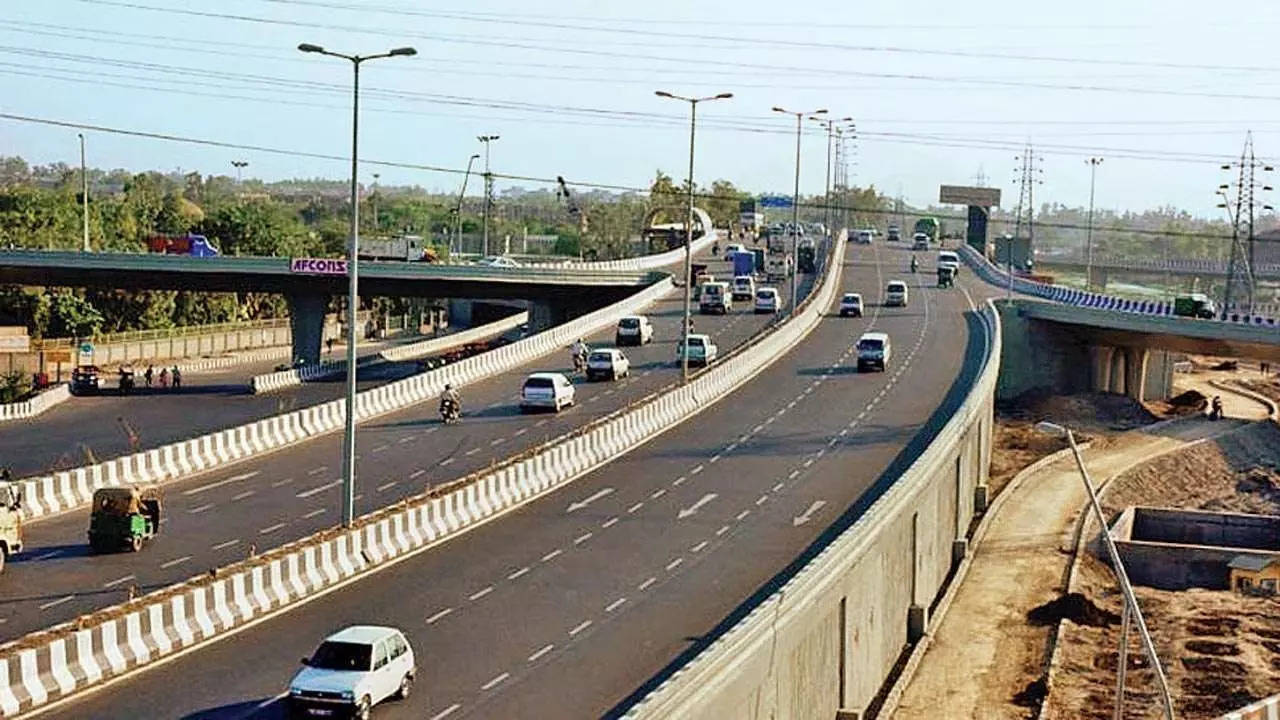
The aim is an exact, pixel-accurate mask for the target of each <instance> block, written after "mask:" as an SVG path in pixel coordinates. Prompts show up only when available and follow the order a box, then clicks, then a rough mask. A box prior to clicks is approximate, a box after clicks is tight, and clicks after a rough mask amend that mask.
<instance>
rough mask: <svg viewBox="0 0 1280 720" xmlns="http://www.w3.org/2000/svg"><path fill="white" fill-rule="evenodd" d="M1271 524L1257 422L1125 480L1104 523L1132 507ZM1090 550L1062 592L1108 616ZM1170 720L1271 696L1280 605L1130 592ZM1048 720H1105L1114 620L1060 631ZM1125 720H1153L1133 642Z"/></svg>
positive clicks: (1276, 443) (1262, 429)
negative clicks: (1170, 701) (1224, 514)
mask: <svg viewBox="0 0 1280 720" xmlns="http://www.w3.org/2000/svg"><path fill="white" fill-rule="evenodd" d="M1139 503H1140V504H1149V505H1151V504H1155V505H1161V506H1168V507H1185V508H1204V509H1213V510H1229V511H1241V512H1252V513H1263V514H1280V427H1278V426H1277V425H1275V424H1274V423H1258V424H1255V425H1252V426H1250V427H1246V428H1243V429H1241V430H1236V431H1234V432H1232V433H1230V434H1227V435H1224V436H1221V437H1218V438H1216V439H1213V440H1209V441H1206V442H1204V443H1200V444H1197V445H1194V446H1191V447H1189V448H1187V449H1184V450H1181V451H1177V452H1175V453H1171V454H1169V455H1166V456H1163V457H1161V458H1158V459H1156V460H1154V461H1152V462H1150V463H1147V464H1145V465H1143V466H1140V467H1138V468H1134V469H1133V470H1131V471H1129V472H1127V473H1124V474H1123V475H1121V476H1120V477H1117V478H1116V480H1115V481H1114V482H1113V483H1112V485H1111V487H1110V488H1108V491H1107V494H1106V496H1105V497H1104V502H1103V505H1104V508H1105V509H1106V510H1107V514H1108V516H1113V515H1114V513H1115V512H1118V511H1119V510H1120V509H1122V508H1123V507H1126V506H1128V505H1131V504H1139ZM1096 553H1097V548H1094V549H1093V552H1089V553H1086V554H1085V555H1084V556H1083V557H1082V559H1081V564H1080V566H1079V569H1078V575H1077V583H1076V584H1075V585H1074V586H1073V587H1072V588H1071V589H1072V590H1073V591H1075V592H1078V593H1080V594H1081V595H1082V596H1083V597H1082V602H1084V603H1085V604H1087V605H1089V606H1092V607H1093V610H1092V613H1091V614H1092V616H1093V617H1094V618H1097V617H1099V616H1101V617H1107V618H1112V617H1118V614H1119V612H1120V596H1119V594H1118V591H1117V590H1116V584H1115V579H1114V577H1113V575H1112V573H1111V569H1110V567H1109V566H1107V565H1106V564H1104V563H1103V562H1101V561H1100V560H1098V558H1097V554H1096ZM1138 602H1139V605H1140V606H1141V607H1142V610H1143V615H1144V616H1145V618H1146V621H1147V625H1148V627H1149V628H1150V629H1151V632H1152V635H1153V637H1154V639H1155V641H1156V646H1157V653H1158V654H1159V656H1160V658H1161V661H1162V664H1163V665H1164V667H1165V671H1166V674H1167V676H1168V678H1169V683H1170V690H1171V693H1172V695H1173V696H1174V699H1175V708H1176V710H1177V714H1178V717H1180V718H1186V719H1187V720H1198V719H1200V718H1216V717H1218V716H1220V715H1222V714H1224V713H1226V712H1229V711H1232V710H1235V709H1238V708H1240V707H1241V706H1244V705H1247V704H1248V703H1250V702H1252V701H1254V700H1256V699H1259V698H1262V697H1266V696H1268V695H1272V694H1275V693H1277V692H1280V600H1277V599H1276V598H1257V597H1243V596H1240V595H1237V594H1235V593H1232V592H1229V591H1215V590H1200V589H1195V590H1185V591H1180V592H1167V591H1161V590H1155V589H1151V588H1145V587H1139V588H1138ZM1063 630H1064V633H1063V642H1062V643H1061V644H1060V645H1059V648H1058V653H1059V656H1058V663H1059V665H1058V670H1057V672H1056V673H1055V674H1054V676H1053V678H1052V679H1051V682H1050V687H1051V690H1050V693H1049V696H1048V700H1047V705H1046V717H1048V718H1052V719H1055V720H1066V719H1068V718H1070V719H1072V720H1075V719H1079V718H1107V717H1110V716H1111V711H1112V707H1113V703H1114V687H1115V669H1116V662H1117V643H1118V640H1119V623H1118V621H1112V622H1103V623H1093V624H1087V623H1077V622H1067V623H1065V625H1064V628H1063ZM1129 668H1130V669H1131V670H1134V672H1132V673H1131V674H1130V676H1129V677H1130V680H1131V682H1130V684H1129V687H1130V688H1131V690H1130V692H1129V695H1128V700H1127V702H1126V706H1125V709H1126V715H1125V716H1126V717H1135V718H1136V717H1157V716H1159V714H1160V713H1159V704H1158V695H1157V694H1156V683H1155V676H1154V673H1152V672H1151V671H1150V670H1149V669H1148V665H1147V662H1146V660H1145V658H1144V657H1143V656H1142V653H1141V650H1140V646H1139V644H1138V642H1137V638H1136V637H1135V636H1132V634H1131V645H1130V648H1129Z"/></svg>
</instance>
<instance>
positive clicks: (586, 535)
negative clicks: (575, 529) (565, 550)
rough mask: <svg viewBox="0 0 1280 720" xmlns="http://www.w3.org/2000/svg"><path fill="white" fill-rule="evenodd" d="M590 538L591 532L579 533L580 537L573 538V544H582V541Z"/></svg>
mask: <svg viewBox="0 0 1280 720" xmlns="http://www.w3.org/2000/svg"><path fill="white" fill-rule="evenodd" d="M590 539H591V533H584V534H582V535H579V536H578V537H576V538H574V539H573V544H574V545H581V544H582V543H584V542H586V541H588V540H590Z"/></svg>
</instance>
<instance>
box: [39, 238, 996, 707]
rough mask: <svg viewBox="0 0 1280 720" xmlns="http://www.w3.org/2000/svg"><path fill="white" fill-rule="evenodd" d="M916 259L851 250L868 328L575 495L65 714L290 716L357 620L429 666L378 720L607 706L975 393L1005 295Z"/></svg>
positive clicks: (794, 356)
mask: <svg viewBox="0 0 1280 720" xmlns="http://www.w3.org/2000/svg"><path fill="white" fill-rule="evenodd" d="M908 258H909V251H904V250H901V249H895V248H891V247H890V248H886V247H884V246H882V245H873V246H871V247H861V246H858V247H854V246H851V247H850V252H849V254H848V255H847V259H846V265H845V268H844V271H845V279H844V287H845V289H846V290H856V291H860V292H862V293H864V296H865V298H866V299H867V301H868V308H867V311H868V312H867V316H866V317H864V318H862V319H854V318H847V319H842V318H839V317H838V316H835V315H832V316H829V317H827V318H825V319H824V320H823V321H822V322H821V323H820V324H819V326H818V328H817V329H816V330H815V331H814V332H813V334H811V335H810V336H809V337H808V338H807V339H806V340H804V341H803V342H801V343H800V344H799V345H798V346H796V347H795V348H794V349H793V350H792V351H791V352H789V353H788V354H787V355H785V356H784V357H782V358H779V360H778V361H777V362H776V363H775V364H774V365H773V366H771V367H770V368H769V369H767V370H765V371H764V372H763V373H761V374H760V375H759V376H757V377H756V378H755V379H754V380H753V381H752V382H751V383H750V384H748V385H747V386H745V387H743V388H741V389H739V390H738V391H736V392H735V393H733V394H732V395H730V396H729V397H727V398H725V399H723V400H722V401H720V402H719V403H717V404H716V405H714V406H712V407H711V408H709V409H708V410H707V411H705V412H703V413H701V414H699V415H697V416H695V417H694V418H693V419H691V420H690V421H688V422H685V423H683V424H681V425H680V426H678V427H676V428H674V429H672V430H671V431H670V432H668V433H666V434H664V435H662V436H660V437H659V438H657V439H656V440H654V441H652V442H650V443H649V444H647V445H645V446H642V447H641V448H639V449H637V450H635V451H633V452H632V453H630V454H628V455H626V456H624V457H622V458H619V459H618V460H615V461H614V462H613V463H611V464H609V465H607V466H605V467H603V468H601V469H599V470H597V471H595V472H593V473H591V474H589V475H588V476H586V477H584V478H581V479H579V480H578V481H576V482H575V483H573V484H572V485H570V486H569V487H568V488H566V489H564V490H562V491H560V492H557V493H553V494H551V495H548V496H545V497H543V498H540V499H539V500H537V501H535V502H533V503H530V504H529V505H526V506H525V507H523V508H522V509H520V510H518V511H516V512H513V513H511V514H509V515H506V516H504V517H503V518H502V519H500V520H498V521H495V522H491V523H488V524H485V525H482V526H480V527H477V528H476V529H475V530H473V531H471V532H469V533H468V534H467V535H466V536H465V537H463V538H459V539H457V540H455V541H452V542H448V543H445V544H443V545H441V546H439V547H437V548H434V549H432V550H429V551H427V552H424V553H421V554H419V555H416V556H412V557H410V558H408V559H406V560H404V561H402V562H400V563H399V564H397V565H395V566H393V567H391V568H389V569H387V570H384V571H383V572H381V573H379V574H377V575H375V576H373V577H371V578H367V579H365V580H363V581H360V582H356V583H353V584H351V585H349V586H347V587H345V588H342V589H339V590H337V591H335V592H333V593H331V594H329V595H327V596H326V597H325V599H324V600H323V601H321V602H315V603H311V604H308V605H305V606H303V607H300V608H298V609H296V610H294V611H292V612H289V613H286V614H284V615H281V616H279V617H276V618H273V619H270V620H267V621H264V622H263V623H262V624H260V625H258V626H256V627H254V628H252V629H250V630H248V631H246V632H244V633H241V634H239V635H237V636H234V637H232V638H229V639H227V640H224V641H222V642H220V643H216V644H214V645H212V646H211V647H209V648H206V649H202V650H200V651H198V652H195V653H192V654H190V655H187V656H184V657H182V658H179V659H177V660H175V661H173V662H171V663H169V664H167V665H164V666H161V667H159V668H156V669H154V670H152V671H149V672H147V673H145V674H144V675H142V676H139V677H136V678H132V679H128V680H125V681H123V682H121V683H120V684H118V685H116V686H113V687H109V688H106V689H104V690H103V691H101V692H99V693H97V694H96V695H91V696H89V697H87V698H86V699H85V700H84V701H82V702H78V703H75V704H73V705H70V706H68V707H66V708H64V709H62V711H61V712H60V713H59V714H58V716H59V717H68V718H71V717H126V716H130V715H132V714H139V713H141V714H145V713H146V712H147V711H148V710H149V709H152V708H157V707H164V708H166V709H167V710H168V711H169V714H170V715H171V716H173V717H187V718H197V717H198V718H247V717H264V718H268V717H269V718H275V717H281V715H282V707H281V703H280V702H279V695H280V693H281V691H282V690H283V689H284V688H285V685H286V683H287V682H288V679H289V677H290V676H291V675H292V673H293V672H294V671H295V669H296V668H297V658H298V657H301V656H303V655H306V654H308V653H310V652H311V650H312V649H313V648H314V645H315V644H316V643H317V642H318V641H319V640H320V639H321V638H323V637H324V636H325V635H327V634H328V633H330V632H332V631H334V630H336V629H337V628H339V627H342V626H344V625H347V624H352V623H360V622H379V623H385V624H391V625H396V626H398V627H401V628H403V629H404V630H405V632H406V633H407V634H408V636H409V639H410V641H411V642H412V643H413V645H414V647H415V648H416V649H417V652H418V657H419V671H420V675H419V678H420V685H419V688H418V692H417V693H416V694H415V695H414V696H413V697H411V698H410V699H409V700H407V701H405V702H401V703H392V704H389V705H387V706H385V707H381V708H379V709H378V717H381V718H429V719H436V720H439V719H441V718H490V717H504V718H542V717H593V716H599V715H601V714H607V713H610V712H611V711H612V710H613V709H616V708H617V707H618V704H619V703H621V702H622V701H624V699H625V698H627V697H628V695H629V694H631V693H632V692H633V691H634V690H635V689H636V688H637V687H640V686H642V685H643V684H644V683H646V681H648V680H649V679H650V678H651V677H653V676H654V675H655V674H656V673H659V671H661V669H662V668H663V667H664V666H666V665H667V664H668V663H670V662H672V661H673V660H674V659H675V658H677V657H678V656H679V655H680V653H682V652H683V651H684V650H686V649H688V648H689V647H690V644H691V643H693V642H696V641H697V639H698V638H699V637H701V636H702V635H703V634H705V633H707V632H709V631H710V630H712V628H714V627H715V626H716V625H717V623H719V622H720V621H721V619H722V618H724V617H726V616H727V615H729V614H730V613H731V612H732V611H733V610H734V608H735V607H738V606H739V604H740V603H743V602H744V601H746V600H747V599H748V598H750V597H751V596H752V595H753V594H754V593H756V592H757V591H760V590H761V588H763V587H766V586H767V583H768V582H769V580H770V578H772V577H773V576H774V575H775V574H776V573H778V572H779V571H780V570H782V569H783V568H785V567H786V566H787V565H788V564H789V563H791V562H793V561H794V559H795V558H796V556H797V555H798V554H799V553H800V552H801V551H802V550H803V549H804V548H805V547H806V546H808V545H809V544H810V543H811V542H812V541H813V540H814V539H815V538H816V537H817V536H818V535H819V534H821V533H822V531H823V529H824V528H826V527H827V526H828V525H829V524H830V523H831V522H832V520H833V519H834V518H835V517H836V516H837V515H839V514H840V513H843V512H844V511H845V509H846V508H848V507H850V506H851V505H853V504H855V503H856V502H857V501H858V500H859V499H860V498H862V497H863V495H864V493H865V492H866V491H867V490H868V489H869V488H872V487H873V486H875V485H876V484H877V483H882V482H891V481H892V479H893V478H894V477H896V473H898V472H900V471H901V470H902V469H903V468H904V467H905V465H906V463H908V462H909V461H910V460H911V458H912V457H914V456H915V455H916V454H918V453H919V451H920V449H921V448H922V447H924V446H926V445H927V443H928V442H929V441H930V440H931V438H932V436H933V434H934V433H935V432H936V431H937V429H938V428H939V427H940V425H941V424H942V422H943V421H944V419H945V417H946V416H947V415H948V413H949V412H950V411H951V410H952V409H953V408H954V407H955V405H956V404H957V403H958V402H959V400H960V398H961V397H963V394H964V392H965V390H966V388H967V385H968V383H969V382H971V381H972V379H973V374H974V373H975V372H976V369H977V367H976V366H977V363H978V361H979V356H980V352H981V348H982V347H983V339H982V338H980V337H975V333H976V332H977V331H975V330H974V329H973V328H974V327H980V326H978V325H977V321H976V320H975V319H973V317H972V316H969V317H968V318H966V315H965V313H966V312H967V311H969V310H970V308H971V307H972V303H973V302H978V301H979V300H980V299H981V297H982V296H984V295H986V294H998V292H999V291H998V290H996V289H994V288H991V287H989V286H985V285H982V284H980V283H979V282H978V281H976V280H975V279H974V278H973V276H972V274H971V273H968V272H965V273H962V275H961V278H960V281H959V286H958V287H957V288H956V289H953V290H937V289H934V288H933V287H931V285H932V277H931V271H932V263H931V262H929V261H927V260H926V262H925V268H924V269H923V272H922V273H921V274H919V275H914V276H913V275H911V274H909V273H908V272H907V263H908ZM889 279H903V280H906V281H908V282H909V283H910V284H911V285H912V293H913V296H912V300H911V304H910V306H909V307H907V308H882V307H879V306H878V303H879V300H880V297H881V291H880V288H882V287H883V286H884V284H885V283H886V282H887V281H888V280H889ZM833 309H834V308H833ZM870 329H875V330H880V331H884V332H887V333H889V334H890V336H891V337H892V339H893V342H894V353H893V360H892V363H891V365H890V368H889V371H888V372H886V373H883V374H880V373H871V374H863V373H857V372H856V370H855V368H856V356H855V354H854V353H853V352H852V351H851V344H852V343H853V341H854V340H855V339H856V338H857V336H858V335H859V334H860V333H861V332H864V331H867V330H870ZM209 677H217V678H218V682H216V683H211V682H205V683H193V682H191V678H209Z"/></svg>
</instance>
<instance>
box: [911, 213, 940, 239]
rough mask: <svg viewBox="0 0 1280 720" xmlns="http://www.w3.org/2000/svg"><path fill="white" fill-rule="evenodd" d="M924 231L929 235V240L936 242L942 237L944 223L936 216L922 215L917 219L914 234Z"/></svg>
mask: <svg viewBox="0 0 1280 720" xmlns="http://www.w3.org/2000/svg"><path fill="white" fill-rule="evenodd" d="M915 233H924V234H925V235H928V236H929V242H931V243H936V242H939V241H940V240H941V239H942V224H941V223H939V222H938V218H935V217H922V218H920V219H919V220H917V221H916V224H915V227H914V228H913V229H912V234H915Z"/></svg>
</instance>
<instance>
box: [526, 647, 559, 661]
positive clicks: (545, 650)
mask: <svg viewBox="0 0 1280 720" xmlns="http://www.w3.org/2000/svg"><path fill="white" fill-rule="evenodd" d="M555 647H556V646H555V645H545V646H543V647H542V649H541V650H539V651H538V652H536V653H534V654H532V655H530V656H529V662H537V661H538V658H540V657H542V656H543V655H546V654H547V653H549V652H551V651H552V650H554V649H555Z"/></svg>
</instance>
